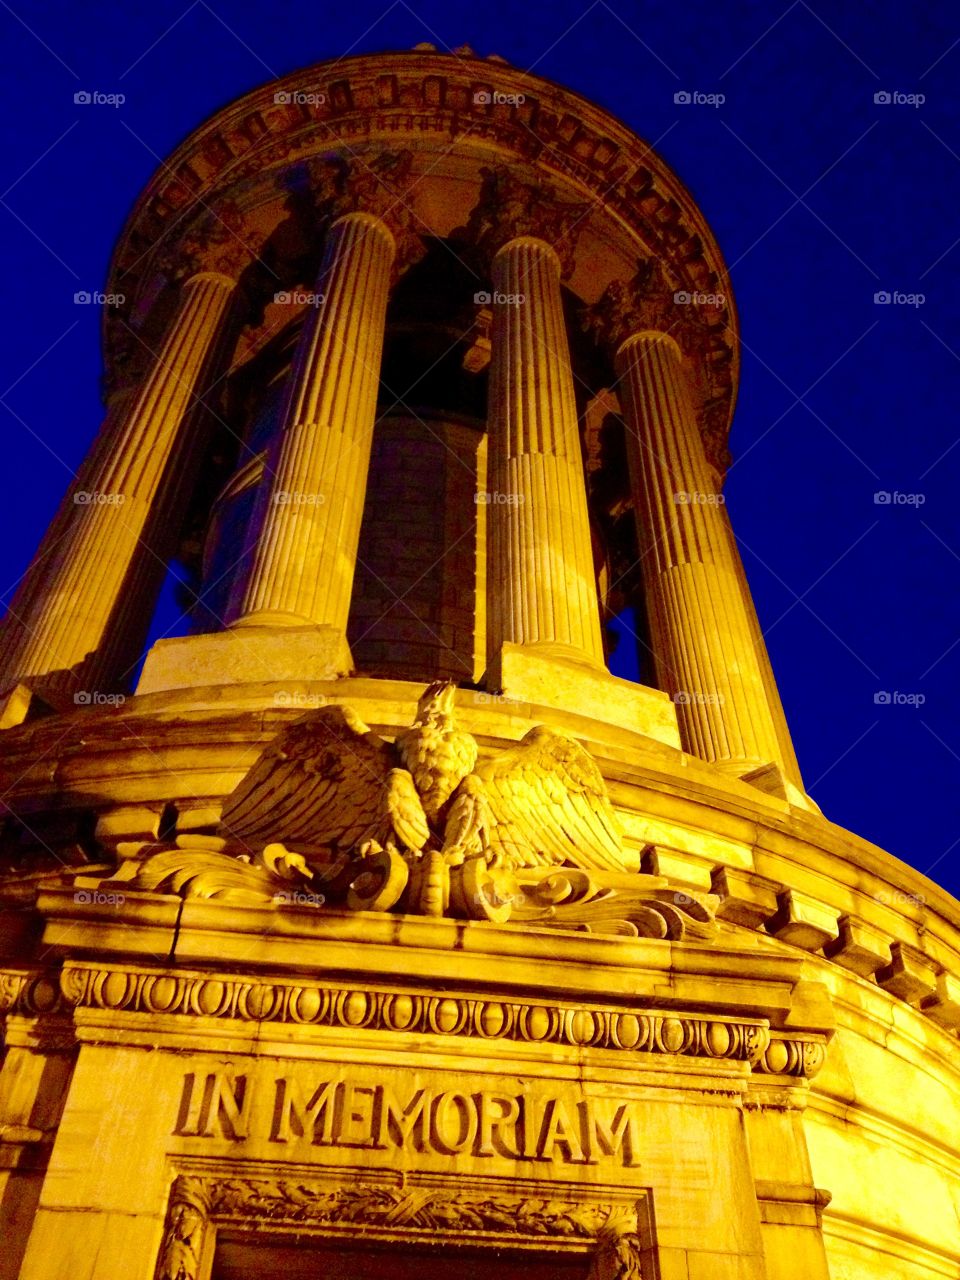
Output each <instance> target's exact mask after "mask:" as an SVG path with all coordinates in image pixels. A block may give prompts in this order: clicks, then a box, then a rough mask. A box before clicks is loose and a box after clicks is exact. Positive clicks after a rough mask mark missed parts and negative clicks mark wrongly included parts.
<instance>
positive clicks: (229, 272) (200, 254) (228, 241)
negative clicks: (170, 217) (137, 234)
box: [159, 200, 264, 280]
mask: <svg viewBox="0 0 960 1280" xmlns="http://www.w3.org/2000/svg"><path fill="white" fill-rule="evenodd" d="M263 239H264V237H263V235H262V233H260V232H258V231H257V230H255V229H254V228H253V227H252V226H251V225H250V222H249V220H248V219H247V217H246V215H245V214H244V213H243V212H242V210H241V209H240V207H239V206H238V205H237V204H236V202H235V201H233V200H222V201H220V202H219V203H218V204H216V205H210V206H209V207H208V208H206V209H205V210H204V212H203V213H202V214H201V216H200V217H199V218H197V219H196V221H194V222H193V223H192V224H191V225H190V227H189V228H188V229H187V231H186V232H185V234H184V235H183V236H181V237H179V238H178V239H175V240H173V241H171V242H170V243H169V244H168V245H165V246H164V247H163V249H162V250H161V255H160V260H159V265H160V267H161V269H162V270H163V272H164V274H165V275H167V276H168V277H169V278H170V279H171V280H188V279H189V278H190V277H191V276H194V275H197V274H199V273H200V272H206V271H209V272H215V273H216V274H218V275H223V276H228V277H229V278H230V279H231V280H236V279H237V278H238V277H239V276H240V274H241V272H242V271H243V270H244V268H245V267H248V266H249V265H250V264H251V263H252V262H255V261H256V260H257V257H258V256H259V253H260V249H261V248H262V247H263Z"/></svg>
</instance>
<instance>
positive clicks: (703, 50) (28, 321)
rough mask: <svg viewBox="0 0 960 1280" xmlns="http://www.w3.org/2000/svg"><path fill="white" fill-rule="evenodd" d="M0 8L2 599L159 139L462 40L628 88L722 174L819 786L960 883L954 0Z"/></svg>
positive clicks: (791, 643) (737, 514)
mask: <svg viewBox="0 0 960 1280" xmlns="http://www.w3.org/2000/svg"><path fill="white" fill-rule="evenodd" d="M0 35H2V41H3V46H2V47H3V49H4V54H5V62H6V64H7V65H6V70H7V74H6V76H5V78H4V82H3V87H2V94H3V103H2V106H3V110H2V113H0V129H2V133H3V148H2V157H3V159H2V175H0V181H2V187H3V195H2V197H0V205H2V207H0V230H2V234H3V246H4V249H5V251H6V252H5V257H6V264H7V265H6V271H5V274H4V283H5V286H6V298H5V309H6V314H7V315H8V317H9V323H8V325H7V327H6V333H5V342H4V345H3V348H2V354H0V361H2V365H3V368H2V370H0V386H2V388H3V389H4V391H3V395H2V397H0V404H2V406H3V408H4V412H3V414H2V421H3V429H4V437H3V438H4V441H5V444H6V454H5V468H6V480H7V486H6V492H5V505H6V516H7V518H6V519H5V521H4V537H3V539H2V542H0V589H2V591H3V596H4V599H5V600H6V599H9V596H10V595H11V593H12V590H13V588H14V587H15V585H16V581H17V579H18V577H19V575H20V574H21V573H22V572H23V570H24V568H25V567H26V565H27V563H28V561H29V559H30V557H31V555H32V554H33V552H34V550H35V548H36V545H37V543H38V541H39V539H40V537H41V535H42V533H43V531H44V529H45V527H46V525H47V523H48V521H49V520H50V518H51V517H52V515H53V513H54V511H55V509H56V506H57V503H58V501H59V499H60V497H61V495H62V493H63V491H64V490H65V488H66V485H67V483H68V481H69V480H70V478H71V475H72V473H73V471H74V469H75V468H76V467H77V466H78V464H79V463H80V461H81V459H82V457H83V455H84V453H85V452H86V450H87V447H88V445H89V443H90V441H91V439H92V437H93V435H94V433H95V432H96V430H97V427H98V424H99V420H100V403H99V389H98V387H99V377H100V355H99V350H98V339H99V315H98V314H97V309H96V308H95V307H93V306H84V305H76V304H75V303H74V300H73V299H74V294H75V293H76V292H79V291H94V290H97V289H102V288H103V286H104V283H105V277H106V270H107V263H108V259H109V255H110V250H111V247H112V244H113V241H114V239H115V237H116V236H117V235H118V233H119V231H120V228H121V225H122V223H123V221H124V219H125V218H126V216H127V214H128V212H129V210H130V208H131V206H132V204H133V202H134V200H135V199H136V197H137V195H138V193H139V192H140V190H141V189H142V188H143V186H144V185H145V184H146V183H147V181H148V180H149V178H150V177H151V174H152V173H153V171H154V170H155V168H156V167H157V166H158V164H159V163H160V161H161V160H162V159H163V158H164V157H166V156H167V155H169V153H170V152H171V151H172V150H173V149H174V147H175V146H177V144H178V143H179V142H180V141H181V140H182V139H183V138H184V137H185V136H186V135H187V134H188V133H189V132H190V131H191V130H192V129H194V128H195V127H196V126H197V125H198V124H199V123H200V122H201V121H202V120H203V119H204V118H205V117H206V116H208V115H209V114H211V113H212V112H214V111H216V110H217V109H218V108H220V107H222V106H224V105H225V104H226V103H228V102H229V101H231V100H232V99H234V98H236V97H237V96H239V95H241V94H243V93H245V92H247V91H248V90H250V89H252V88H254V87H255V86H257V85H260V84H262V83H263V82H265V81H267V80H269V79H271V78H272V77H273V76H276V75H285V74H287V73H288V72H290V71H293V70H295V69H296V68H297V67H300V66H305V65H308V64H310V63H312V62H318V61H322V60H325V59H329V58H335V57H338V56H342V55H344V54H346V53H365V52H375V51H381V50H388V49H409V48H410V47H411V46H413V45H414V44H416V43H418V42H420V41H431V42H433V43H434V44H435V45H437V47H438V48H441V49H446V48H451V47H456V46H459V45H462V44H470V45H471V46H472V47H473V48H474V49H475V50H476V51H477V52H478V53H479V54H487V53H498V54H500V55H502V56H503V57H504V58H506V59H507V60H508V61H509V62H511V63H513V64H514V65H515V66H517V67H520V68H523V69H530V70H532V71H535V72H537V73H538V74H541V75H544V76H546V77H548V78H550V79H552V80H555V81H558V82H559V83H561V84H564V85H567V86H569V87H570V88H572V89H575V90H577V91H579V92H580V93H582V94H584V95H585V96H587V97H589V98H592V99H593V100H595V101H596V102H598V103H599V104H601V105H602V106H604V107H606V108H607V109H608V110H610V111H612V112H613V113H614V114H615V115H617V116H619V117H620V118H621V119H623V120H624V121H625V122H626V123H627V124H628V125H629V126H630V127H631V128H632V129H634V130H635V131H636V132H637V133H638V134H639V135H640V136H641V137H642V138H644V139H645V140H647V141H648V142H650V143H651V144H653V145H654V146H655V147H656V149H657V150H658V151H659V152H660V154H661V155H662V156H663V157H664V158H665V159H666V160H667V162H668V163H669V164H670V165H671V166H672V167H673V168H674V169H675V170H676V172H677V173H678V174H679V175H680V177H681V178H682V179H683V180H684V181H685V182H686V184H687V186H688V187H689V188H690V190H691V191H692V192H693V194H694V196H695V198H696V199H697V200H698V201H699V204H700V207H701V209H702V210H703V212H704V214H705V216H706V218H707V220H708V221H709V222H710V224H711V226H712V227H713V231H714V234H715V235H716V238H717V240H718V241H719V244H720V247H721V249H722V251H723V253H724V254H725V256H726V260H727V262H728V264H729V265H730V267H731V272H732V279H733V288H734V294H735V298H736V302H737V306H738V309H739V313H740V323H741V338H742V358H743V368H742V377H741V384H740V398H739V405H738V408H737V412H736V417H735V420H734V428H733V435H732V440H731V447H732V450H733V454H734V458H735V463H734V466H733V468H732V470H731V472H730V475H729V479H728V482H727V487H726V495H727V503H728V508H729V511H730V514H731V517H732V520H733V526H734V530H735V532H736V534H737V537H738V540H739V541H740V544H741V550H742V555H743V559H744V563H745V565H746V570H747V574H748V576H749V579H750V582H751V585H752V588H753V593H754V597H755V600H756V604H757V609H758V612H759V615H760V619H761V623H762V624H763V627H764V629H765V632H766V635H767V643H768V646H769V649H770V653H771V658H772V661H773V665H774V669H775V671H776V674H777V677H778V680H779V684H780V689H781V692H782V696H783V701H784V704H785V706H786V711H787V717H788V720H789V722H790V725H791V728H792V731H793V735H794V740H795V742H796V747H797V752H798V755H799V758H800V764H801V767H802V769H803V771H804V775H805V778H806V780H807V784H808V789H809V791H810V793H811V794H812V795H813V797H814V798H815V799H816V801H817V802H818V804H819V805H820V806H821V808H822V809H823V811H824V813H825V814H826V815H827V817H829V818H830V819H832V820H833V821H834V822H837V823H839V824H841V825H842V826H845V827H848V828H850V829H851V830H853V831H855V832H857V833H858V834H860V835H862V836H865V837H866V838H868V839H870V840H873V841H875V842H876V843H877V844H880V845H882V846H883V847H884V848H886V849H889V850H890V851H891V852H892V853H895V854H897V855H898V856H899V857H901V858H903V859H904V860H905V861H907V862H909V863H911V864H912V865H913V866H915V867H917V868H918V869H919V870H920V871H923V872H925V873H927V874H930V875H932V877H933V878H934V879H936V880H938V881H939V882H940V883H941V884H943V885H945V886H946V887H948V888H951V889H952V890H953V891H954V892H957V891H958V890H960V829H958V824H957V814H958V807H960V806H958V795H960V786H958V782H960V728H958V714H957V713H958V698H957V693H958V685H960V681H958V672H960V610H958V598H960V592H958V586H960V529H958V520H957V494H958V490H960V447H958V444H960V426H958V420H957V403H958V400H960V394H958V393H960V321H958V314H960V308H958V305H957V304H958V299H960V270H958V268H960V225H958V218H957V209H958V207H960V128H958V112H957V94H956V89H955V85H956V82H957V80H958V77H960V10H958V8H957V6H956V5H955V4H948V3H942V4H935V3H928V4H924V5H922V6H920V5H918V6H909V5H906V4H902V3H901V4H894V3H888V2H886V0H879V2H875V3H871V4H870V5H869V6H868V5H864V4H863V3H862V2H856V3H855V2H842V3H837V2H836V0H833V2H832V3H827V0H820V3H818V4H817V5H810V4H807V3H805V0H794V2H793V3H791V4H785V5H784V6H783V7H782V8H781V6H780V4H779V3H777V4H773V3H757V4H745V3H740V4H736V5H731V4H717V3H715V2H714V3H709V4H708V3H704V2H703V0H687V2H686V3H684V4H682V5H681V4H662V3H661V4H637V3H630V2H629V0H616V3H607V2H606V0H595V2H594V3H592V4H591V3H588V2H587V0H553V2H552V3H551V4H549V5H546V4H544V5H542V6H534V5H519V4H516V3H512V4H507V3H502V4H501V3H485V4H481V3H477V2H476V0H473V2H472V3H470V4H465V3H463V2H462V0H443V2H442V3H440V2H438V0H415V2H414V3H412V4H408V3H406V2H405V0H394V3H392V4H389V3H388V4H383V3H380V2H379V0H378V2H376V3H372V2H370V0H349V2H348V3H344V4H337V5H326V4H316V3H314V4H310V5H307V4H292V3H283V2H282V0H271V3H259V4H253V3H250V4H247V3H227V2H226V0H223V2H222V3H221V2H219V0H218V3H216V4H208V3H206V2H205V0H196V2H195V3H193V4H190V5H184V3H183V0H176V2H168V0H154V2H153V3H151V4H149V5H139V4H138V5H130V4H119V3H118V4H96V3H93V4H85V5H78V4H75V3H69V4H68V3H60V2H57V3H44V2H43V0H30V3H29V4H28V3H26V0H16V3H14V4H13V5H10V4H7V3H5V0H0ZM82 91H87V92H93V91H97V92H99V93H101V94H123V95H124V96H125V98H126V101H125V102H124V103H123V104H122V105H121V106H110V105H94V104H89V105H87V104H75V102H74V94H75V93H78V92H82ZM682 92H687V93H690V94H694V93H699V94H703V95H723V96H724V98H725V101H723V102H722V103H721V104H720V105H706V104H703V105H695V104H689V105H687V104H677V103H675V101H674V95H675V94H677V93H682ZM877 94H885V95H887V96H888V97H889V98H891V99H893V100H890V101H880V102H877V101H875V95H877ZM921 97H922V99H923V100H922V101H919V100H918V99H919V98H921ZM898 99H899V100H898ZM878 293H882V294H889V295H894V296H895V297H898V298H899V299H900V300H894V301H891V302H889V303H886V304H882V303H880V304H878V303H876V302H875V300H874V299H875V295H876V294H878ZM921 299H922V300H921ZM877 494H887V495H891V500H890V501H889V502H882V501H881V502H878V501H876V500H875V495H877ZM165 609H166V613H165V614H164V625H170V624H173V623H175V619H176V613H175V612H174V611H173V610H172V607H171V605H170V602H169V600H168V601H167V602H166V604H165ZM181 629H182V628H181ZM880 695H889V698H888V699H887V700H881V701H878V700H877V699H878V697H879V696H880Z"/></svg>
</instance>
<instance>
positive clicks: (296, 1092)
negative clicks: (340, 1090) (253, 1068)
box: [270, 1079, 337, 1144]
mask: <svg viewBox="0 0 960 1280" xmlns="http://www.w3.org/2000/svg"><path fill="white" fill-rule="evenodd" d="M336 1091H337V1082H336V1081H333V1082H332V1083H331V1084H326V1085H320V1087H319V1088H318V1089H317V1090H316V1091H315V1092H314V1094H313V1096H312V1097H311V1099H310V1101H309V1102H304V1098H303V1092H302V1090H301V1088H300V1085H299V1083H298V1082H297V1081H296V1080H287V1079H280V1080H278V1081H277V1084H276V1097H275V1106H274V1112H273V1117H274V1118H273V1132H272V1133H271V1135H270V1137H271V1140H272V1141H273V1142H290V1141H291V1140H292V1139H293V1138H309V1139H310V1141H311V1142H323V1143H327V1144H329V1143H331V1142H333V1114H334V1100H335V1097H336ZM318 1120H320V1121H322V1124H321V1126H320V1132H319V1133H317V1121H318Z"/></svg>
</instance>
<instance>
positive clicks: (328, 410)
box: [230, 212, 396, 636]
mask: <svg viewBox="0 0 960 1280" xmlns="http://www.w3.org/2000/svg"><path fill="white" fill-rule="evenodd" d="M395 251H396V244H395V241H394V237H393V235H392V234H391V232H390V230H388V228H387V226H386V225H385V223H384V222H383V221H381V220H380V219H379V218H377V217H375V216H373V215H372V214H369V213H363V212H354V213H348V214H346V215H345V216H343V217H341V218H339V219H338V220H337V221H336V222H334V223H333V225H332V226H331V228H330V230H329V232H328V235H327V240H326V246H325V251H324V258H323V263H322V265H321V269H320V275H319V279H318V281H317V286H316V292H317V294H318V295H320V296H321V297H322V299H323V301H322V302H321V303H320V304H319V305H318V306H317V307H316V308H315V309H314V310H313V311H311V312H310V313H309V315H308V316H307V319H306V322H305V324H304V329H303V333H302V335H301V338H300V343H299V346H298V348H297V353H296V356H295V359H294V366H293V370H292V373H291V378H290V391H289V395H288V399H287V404H286V409H285V413H284V423H283V427H282V429H281V431H280V433H279V435H278V439H277V442H276V446H275V448H274V449H273V451H272V453H271V455H270V456H269V457H268V460H267V477H266V481H265V486H264V503H263V507H262V509H261V512H260V513H259V518H258V519H255V520H254V521H253V522H252V529H253V536H254V537H255V544H254V545H253V546H251V547H250V551H251V570H250V574H249V577H248V578H247V580H246V582H245V584H244V583H241V585H240V587H239V590H238V594H237V596H236V597H235V600H234V601H233V602H232V603H231V609H230V617H231V621H232V622H233V624H234V625H235V626H300V627H302V626H304V625H311V624H312V625H314V626H320V627H330V628H332V629H334V630H335V631H336V632H337V633H339V634H340V635H344V636H345V635H346V629H347V615H348V611H349V607H350V593H351V589H352V585H353V575H354V567H355V562H356V555H357V544H358V541H359V537H360V521H361V517H362V515H363V504H364V498H365V494H366V481H367V470H368V466H369V461H370V447H371V443H372V439H373V425H374V420H375V417H376V406H377V388H378V383H379V375H380V360H381V355H382V352H383V339H384V321H385V317H386V308H387V296H388V291H389V287H390V277H391V268H392V266H393V262H394V256H395Z"/></svg>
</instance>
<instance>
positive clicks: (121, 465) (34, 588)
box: [0, 272, 234, 685]
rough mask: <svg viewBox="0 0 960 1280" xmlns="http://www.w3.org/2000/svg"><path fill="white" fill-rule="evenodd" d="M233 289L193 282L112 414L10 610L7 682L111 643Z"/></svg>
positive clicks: (211, 280)
mask: <svg viewBox="0 0 960 1280" xmlns="http://www.w3.org/2000/svg"><path fill="white" fill-rule="evenodd" d="M233 286H234V281H233V280H231V279H230V278H229V277H228V276H224V275H220V274H219V273H214V272H202V273H199V274H197V275H194V276H193V277H191V279H190V280H188V281H187V283H186V284H185V285H184V287H183V294H182V296H181V299H180V305H179V307H178V309H177V312H176V314H175V315H174V318H173V320H172V321H171V323H170V327H169V329H168V331H167V335H166V338H165V339H164V342H163V345H162V346H161V348H160V351H159V353H158V354H157V356H156V358H155V360H154V361H153V364H152V366H151V369H150V372H149V373H148V375H147V377H146V379H145V381H144V383H143V385H142V387H141V388H140V389H139V391H138V392H137V393H136V395H135V396H134V397H132V399H130V400H127V401H126V404H125V407H124V409H122V410H121V411H120V413H119V414H118V415H117V416H114V415H112V414H109V415H108V416H107V419H106V421H105V423H104V426H103V428H102V429H101V433H100V435H99V437H98V439H97V441H96V443H95V444H94V447H93V449H92V450H91V453H90V455H89V457H88V459H87V461H86V463H85V464H84V466H83V468H82V469H81V471H80V474H79V476H78V479H77V481H76V483H75V484H74V485H73V486H72V487H71V490H70V492H69V493H68V495H67V497H66V499H65V501H64V503H63V505H62V506H61V509H60V511H59V513H58V515H57V517H56V519H55V520H54V522H53V524H52V525H51V528H50V530H49V532H48V534H47V536H46V538H45V539H44V541H43V543H42V544H41V547H40V550H39V551H38V553H37V556H36V557H35V559H34V562H33V564H32V565H31V567H30V569H29V570H28V571H27V574H26V576H25V578H24V581H23V584H22V586H21V589H20V591H19V592H18V593H17V595H16V597H15V598H14V601H13V604H12V605H11V609H10V616H9V617H8V619H7V623H6V632H5V637H4V641H5V643H4V653H3V658H2V676H0V684H2V685H9V684H11V683H13V682H14V681H15V680H18V679H26V678H29V677H31V676H43V675H48V674H50V673H55V672H68V671H71V670H75V669H76V668H77V667H78V666H79V664H81V663H83V662H84V661H85V660H87V659H91V658H92V657H93V656H95V655H96V654H97V652H98V651H99V650H100V649H101V648H102V647H103V645H104V643H105V640H106V638H107V637H106V632H107V630H108V626H109V624H110V622H111V618H112V617H113V616H114V613H115V610H116V609H117V607H118V604H119V602H120V596H121V592H122V590H123V588H124V582H125V579H126V576H127V574H128V572H129V570H130V567H131V565H132V563H133V561H134V559H135V556H136V555H137V552H138V549H139V543H140V539H141V535H142V534H143V530H144V527H145V525H146V523H147V520H148V518H149V516H150V513H151V509H152V507H153V504H154V503H155V501H156V498H157V492H158V489H159V487H160V483H161V480H162V478H163V475H164V472H165V471H166V468H167V465H168V463H169V460H170V458H171V456H172V454H173V453H174V450H175V448H176V445H177V440H178V435H179V433H180V430H181V426H182V422H183V419H184V416H185V414H186V413H187V410H188V409H189V408H190V405H191V402H192V401H193V400H194V398H195V396H196V394H197V392H198V390H199V387H200V382H201V378H202V376H203V373H204V369H205V366H206V364H207V360H208V357H209V355H210V352H211V348H212V346H213V344H214V342H215V341H216V339H217V337H218V334H219V332H220V326H221V321H222V317H223V314H224V311H225V309H226V307H227V304H228V302H229V300H230V297H231V294H232V291H233Z"/></svg>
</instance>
